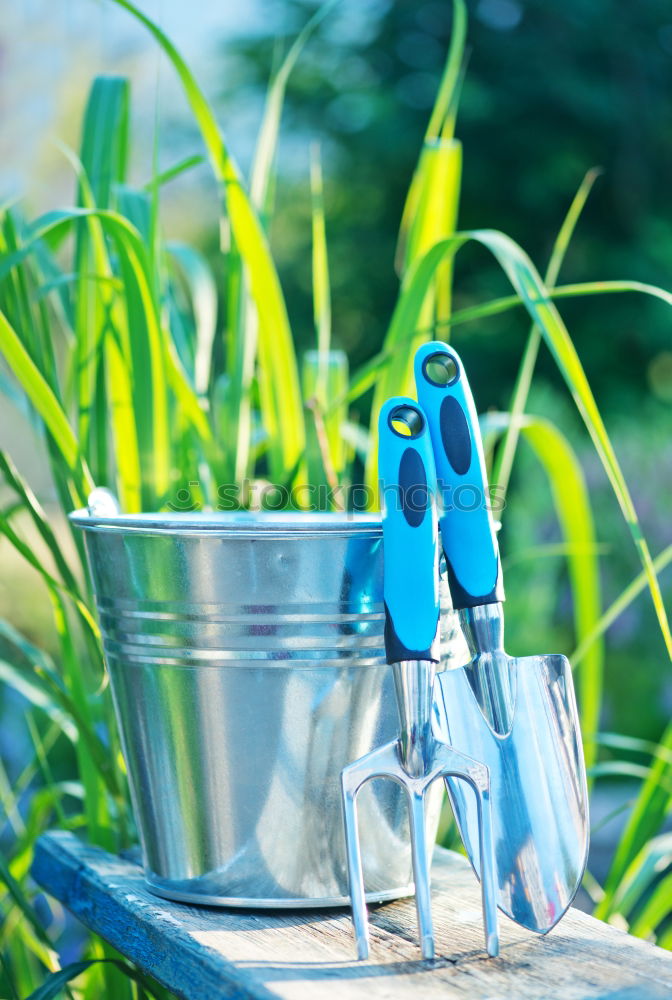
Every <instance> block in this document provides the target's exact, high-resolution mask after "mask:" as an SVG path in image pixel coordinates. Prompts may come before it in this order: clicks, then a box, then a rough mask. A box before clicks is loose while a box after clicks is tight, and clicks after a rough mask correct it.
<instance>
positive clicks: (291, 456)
mask: <svg viewBox="0 0 672 1000" xmlns="http://www.w3.org/2000/svg"><path fill="white" fill-rule="evenodd" d="M113 2H114V3H117V4H118V5H119V6H121V7H123V8H124V9H125V10H127V11H128V12H129V13H130V14H132V15H133V16H134V17H135V18H136V19H137V20H138V21H140V23H142V24H143V25H144V26H145V27H146V28H147V30H148V31H149V32H150V33H151V34H152V35H153V36H154V38H155V39H156V41H157V42H158V43H159V45H160V46H161V48H162V49H163V51H164V52H165V54H166V56H167V57H168V59H169V60H170V62H171V63H172V65H173V67H174V69H175V71H176V72H177V75H178V77H179V79H180V81H181V83H182V86H183V88H184V92H185V94H186V97H187V100H188V101H189V104H190V106H191V109H192V112H193V114H194V117H195V119H196V122H197V124H198V126H199V128H200V131H201V135H202V137H203V141H204V142H205V145H206V148H207V150H208V154H209V157H210V161H211V164H212V168H213V171H214V173H215V177H216V178H217V180H218V182H219V183H220V185H221V187H222V191H223V195H224V198H225V201H226V208H227V214H228V219H229V223H230V225H231V231H232V235H233V238H234V240H235V244H236V247H237V249H238V252H239V253H240V255H241V258H242V259H243V261H244V263H245V267H246V271H247V274H248V276H249V280H250V289H251V293H252V297H253V300H254V302H255V303H256V305H257V309H258V316H259V325H260V338H261V341H262V344H260V346H261V348H262V355H263V357H264V363H265V364H266V366H267V367H268V368H269V371H270V372H271V373H272V378H273V382H274V386H275V387H276V389H275V392H274V397H275V399H276V402H279V401H281V403H282V405H278V406H276V416H277V426H276V428H275V429H274V439H275V442H276V443H277V445H278V447H279V449H280V451H281V453H282V457H283V462H284V465H285V468H290V467H292V466H293V465H294V464H295V462H296V460H297V459H298V457H299V456H300V455H301V454H302V452H303V448H304V443H305V431H304V419H303V408H302V402H301V393H300V388H299V376H298V368H297V364H296V356H295V352H294V344H293V340H292V334H291V329H290V326H289V319H288V317H287V309H286V306H285V301H284V297H283V294H282V290H281V287H280V281H279V279H278V275H277V272H276V269H275V265H274V263H273V259H272V257H271V252H270V248H269V246H268V242H267V239H266V236H265V234H264V230H263V227H262V225H261V222H260V220H259V217H258V215H257V213H256V212H255V210H254V208H253V206H252V204H251V202H250V198H249V197H248V195H247V193H246V191H245V187H244V184H243V181H242V178H241V175H240V172H239V170H238V167H237V166H236V164H235V163H234V161H233V159H232V157H231V155H230V154H229V151H228V148H227V146H226V143H225V141H224V138H223V136H222V135H221V133H220V131H219V128H218V125H217V122H216V120H215V117H214V115H213V113H212V111H211V109H210V107H209V105H208V103H207V101H206V99H205V97H204V96H203V93H202V91H201V90H200V88H199V86H198V84H197V83H196V80H195V79H194V77H193V75H192V73H191V71H190V70H189V68H188V66H187V65H186V63H185V62H184V60H183V59H182V57H181V56H180V54H179V53H178V51H177V49H176V48H175V46H174V45H173V44H172V43H171V42H170V40H169V39H168V38H167V37H166V35H165V34H164V33H163V32H162V31H161V30H160V28H158V27H157V26H156V25H155V24H154V23H153V22H152V21H151V20H150V19H149V18H147V17H145V15H144V14H142V13H141V12H140V11H139V10H138V9H137V8H136V7H134V6H133V4H131V3H129V2H128V0H113Z"/></svg>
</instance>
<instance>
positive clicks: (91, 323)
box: [74, 77, 130, 481]
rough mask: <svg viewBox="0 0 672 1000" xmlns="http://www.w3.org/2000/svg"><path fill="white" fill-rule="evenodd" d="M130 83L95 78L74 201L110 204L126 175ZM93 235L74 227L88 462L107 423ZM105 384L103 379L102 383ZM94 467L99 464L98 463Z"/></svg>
mask: <svg viewBox="0 0 672 1000" xmlns="http://www.w3.org/2000/svg"><path fill="white" fill-rule="evenodd" d="M129 95H130V87H129V83H128V80H126V79H124V78H121V77H97V78H96V79H95V80H94V82H93V85H92V87H91V90H90V93H89V97H88V100H87V104H86V109H85V112H84V126H83V131H82V139H81V145H80V155H79V164H78V169H77V170H76V174H77V186H78V192H77V204H78V205H79V206H81V207H85V208H94V207H98V208H110V207H111V205H112V191H113V187H114V186H115V185H117V184H119V183H121V182H122V181H123V180H124V178H125V174H126V162H127V159H128V113H129ZM94 243H95V233H93V232H92V227H91V225H90V224H89V223H88V222H87V221H86V220H83V221H82V222H81V223H80V224H79V225H78V227H77V240H76V245H75V271H76V272H77V274H79V275H81V276H82V277H81V278H80V280H79V281H78V282H77V286H76V290H75V291H76V296H75V319H74V323H75V332H76V350H75V373H76V382H77V410H78V428H79V439H80V441H81V442H82V448H83V450H84V452H85V454H87V456H88V457H89V459H90V460H91V457H92V456H91V452H90V450H89V435H90V434H91V433H93V434H94V435H96V431H97V430H98V429H94V428H93V424H94V423H95V421H96V420H99V421H100V420H103V421H105V415H104V410H105V407H104V405H100V406H98V407H96V405H95V404H96V402H98V403H100V402H101V401H100V399H99V397H98V398H97V389H99V388H100V385H99V384H98V370H99V365H100V364H101V354H100V344H101V339H102V335H103V329H104V326H105V322H106V319H105V318H106V315H107V297H109V293H108V295H107V296H106V293H105V290H104V289H102V288H101V287H100V286H98V285H96V284H94V283H92V282H90V281H88V280H87V279H86V278H85V277H84V276H85V275H86V274H87V273H88V272H89V271H95V270H96V269H97V267H98V265H99V264H100V250H99V248H98V249H96V247H95V246H94ZM103 384H104V383H103ZM105 462H106V455H105V454H103V455H102V456H101V462H100V463H95V464H94V474H95V476H96V478H97V479H98V480H99V481H100V480H101V479H102V477H103V476H104V464H103V463H105ZM96 466H97V467H96Z"/></svg>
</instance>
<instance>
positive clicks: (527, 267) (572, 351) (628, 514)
mask: <svg viewBox="0 0 672 1000" xmlns="http://www.w3.org/2000/svg"><path fill="white" fill-rule="evenodd" d="M470 241H475V242H476V243H479V244H480V245H481V246H483V247H485V248H486V249H487V250H489V251H490V253H491V254H492V255H493V256H494V257H495V259H496V260H497V262H498V263H499V265H500V267H501V268H502V270H503V271H504V273H505V274H506V276H507V277H508V279H509V281H510V282H511V284H512V286H513V288H514V290H515V291H516V293H517V294H518V295H519V296H520V298H521V299H522V300H523V303H524V305H525V308H526V309H527V311H528V313H529V315H530V318H531V319H532V320H533V322H534V323H535V324H536V325H538V326H539V328H540V330H541V332H542V336H543V338H544V340H545V341H546V343H547V345H548V347H549V349H550V351H551V354H552V356H553V358H554V360H555V363H556V365H557V367H558V369H559V370H560V372H561V374H562V376H563V378H564V380H565V382H566V384H567V386H568V388H569V390H570V392H571V395H572V398H573V399H574V402H575V404H576V406H577V408H578V410H579V412H580V414H581V416H582V418H583V421H584V424H585V426H586V429H587V430H588V433H589V435H590V437H591V440H592V441H593V444H594V446H595V450H596V451H597V453H598V455H599V457H600V461H601V462H602V466H603V468H604V470H605V472H606V474H607V477H608V479H609V482H610V483H611V486H612V489H613V491H614V494H615V496H616V499H617V500H618V503H619V506H620V508H621V512H622V514H623V517H624V519H625V522H626V524H627V526H628V529H629V531H630V534H631V536H632V539H633V542H634V544H635V547H636V549H637V553H638V555H639V558H640V560H641V562H642V566H643V567H644V570H645V573H646V576H647V582H648V586H649V590H650V592H651V598H652V600H653V605H654V609H655V612H656V617H657V619H658V623H659V626H660V630H661V633H662V635H663V639H664V641H665V645H666V648H667V651H668V655H672V634H671V633H670V626H669V622H668V619H667V613H666V611H665V605H664V603H663V599H662V594H661V591H660V585H659V583H658V578H657V576H656V573H655V570H654V568H653V562H652V558H651V553H650V551H649V547H648V544H647V542H646V539H645V538H644V535H643V534H642V531H641V528H640V525H639V520H638V518H637V512H636V510H635V507H634V504H633V502H632V497H631V495H630V490H629V489H628V486H627V483H626V481H625V477H624V476H623V473H622V471H621V467H620V465H619V462H618V459H617V457H616V454H615V452H614V449H613V446H612V444H611V440H610V438H609V435H608V433H607V430H606V427H605V426H604V421H603V420H602V416H601V414H600V411H599V409H598V407H597V403H596V402H595V397H594V396H593V393H592V390H591V388H590V384H589V382H588V379H587V378H586V374H585V372H584V370H583V366H582V364H581V361H580V359H579V356H578V354H577V352H576V348H575V347H574V344H573V343H572V339H571V337H570V335H569V332H568V330H567V328H566V326H565V324H564V323H563V321H562V318H561V316H560V314H559V312H558V310H557V308H556V307H555V305H554V304H553V302H552V300H551V298H550V296H549V294H548V292H547V290H546V288H545V286H544V283H543V282H542V280H541V278H540V277H539V274H538V272H537V270H536V268H535V267H534V265H533V264H532V261H531V260H530V259H529V257H528V256H527V255H526V254H525V253H524V251H523V250H522V249H521V248H520V247H519V246H518V245H517V244H516V243H515V242H514V241H513V240H512V239H510V237H508V236H506V235H505V234H504V233H500V232H497V231H496V230H491V229H479V230H472V231H470V232H466V233H457V234H456V235H455V236H454V237H452V238H450V239H447V240H443V241H442V242H441V243H438V244H436V246H434V247H432V249H431V250H429V251H428V253H427V254H425V256H424V257H423V258H422V259H421V260H419V261H418V263H417V265H415V266H414V267H413V268H412V270H411V271H410V272H409V274H408V276H407V278H406V280H405V281H404V285H403V287H402V292H401V295H400V296H399V300H398V302H397V306H396V308H395V311H394V315H393V317H392V322H391V324H390V329H389V331H388V334H387V338H386V347H387V348H388V349H389V347H390V346H394V345H395V344H397V343H398V342H399V341H400V340H403V338H404V337H405V336H406V337H407V336H408V335H409V333H410V331H411V330H414V329H415V327H416V323H417V318H418V315H419V313H420V310H421V308H422V304H423V302H424V300H425V296H426V294H427V290H428V288H429V287H430V284H431V282H432V279H433V277H434V274H435V272H436V268H437V267H438V266H439V265H440V263H441V262H442V260H443V259H444V258H445V257H446V256H447V255H449V254H454V253H455V252H456V251H457V250H458V249H459V248H460V247H462V246H464V245H465V244H466V243H468V242H470ZM405 364H406V359H404V361H403V367H404V369H405ZM375 462H376V457H375V451H374V453H373V456H372V457H371V458H370V462H369V467H368V469H367V482H369V483H370V484H371V483H372V484H374V486H375Z"/></svg>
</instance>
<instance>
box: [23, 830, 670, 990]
mask: <svg viewBox="0 0 672 1000" xmlns="http://www.w3.org/2000/svg"><path fill="white" fill-rule="evenodd" d="M432 871H433V897H432V901H433V913H434V924H435V929H436V936H437V940H436V945H437V956H438V957H437V959H436V960H435V961H434V962H423V961H421V960H420V953H419V948H418V941H417V931H416V924H415V906H414V903H413V900H409V899H407V900H399V901H397V902H395V903H387V904H384V905H381V906H378V907H376V908H373V909H372V912H371V959H370V961H368V962H357V961H356V960H355V946H354V939H353V935H352V926H351V922H350V916H349V911H347V910H343V909H338V910H336V909H334V910H326V911H325V910H314V911H306V910H292V911H288V910H285V911H278V910H275V911H268V910H266V911H262V910H254V911H253V910H233V909H219V908H214V907H194V906H186V905H183V904H179V903H170V902H167V901H165V900H161V899H158V898H157V897H156V896H154V895H152V893H150V892H149V890H148V889H147V888H146V887H145V885H144V882H143V876H142V869H141V868H140V867H139V866H138V865H137V864H136V863H134V862H133V861H132V860H129V859H126V858H120V857H116V856H114V855H110V854H107V853H105V851H102V850H99V849H98V848H93V847H90V846H88V845H86V844H83V843H82V842H81V841H79V840H78V839H77V838H76V837H75V836H74V835H73V834H71V833H66V832H62V831H57V832H54V833H49V834H45V835H44V836H43V837H41V838H40V840H39V841H38V843H37V849H36V853H35V860H34V864H33V876H34V878H35V879H36V881H37V882H38V883H39V884H40V885H41V886H42V887H43V888H44V889H45V890H46V891H47V892H48V893H50V894H51V895H52V896H54V897H55V898H56V899H58V900H60V901H61V902H62V903H63V904H64V905H65V906H66V907H67V908H68V909H69V910H71V911H72V912H73V913H74V914H75V915H76V916H77V917H78V918H79V919H80V920H81V921H82V922H83V923H84V924H86V926H87V927H89V928H91V929H92V930H94V931H96V932H97V933H98V934H100V935H101V936H102V937H104V938H106V939H107V940H108V941H109V942H111V943H112V944H113V945H114V946H115V947H116V948H118V949H119V951H120V952H122V953H123V954H124V955H125V956H126V957H127V958H129V959H130V960H131V961H133V962H135V963H136V964H137V965H138V966H140V967H141V968H142V969H143V970H144V971H145V972H147V973H149V974H150V975H152V976H153V977H155V978H156V979H157V980H159V981H160V982H161V983H163V984H164V985H165V986H167V987H168V988H169V989H170V990H172V991H173V992H174V993H175V994H177V996H179V997H184V998H186V1000H220V998H229V997H231V998H233V997H236V998H263V1000H267V998H268V1000H270V998H283V1000H321V998H322V997H329V998H331V1000H340V998H343V1000H355V998H357V1000H360V998H366V1000H379V998H380V1000H382V998H388V1000H397V998H398V1000H404V998H405V997H411V996H413V997H415V998H416V1000H419V998H422V1000H425V998H430V1000H431V998H434V997H437V998H438V997H441V998H442V1000H517V998H521V1000H523V998H525V1000H528V998H529V1000H597V998H598V997H599V998H600V1000H672V953H670V952H666V951H663V950H662V949H660V948H656V947H654V946H653V945H651V944H648V943H646V942H644V941H639V940H637V939H635V938H632V937H630V936H629V935H627V934H625V933H624V932H622V931H620V930H617V929H615V928H613V927H609V926H607V925H606V924H603V923H601V922H599V921H597V920H594V919H593V918H592V917H589V916H587V915H586V914H584V913H580V912H579V911H578V910H572V911H570V912H569V913H568V914H567V915H566V916H565V918H564V919H563V920H562V921H561V923H560V924H559V925H558V926H557V927H556V928H555V929H554V930H553V931H552V932H551V933H550V934H549V935H547V936H546V937H543V938H542V937H539V936H537V935H534V934H531V933H529V932H526V931H524V930H522V929H521V928H519V927H517V926H516V925H515V924H513V923H512V922H511V921H509V920H507V918H506V917H504V916H501V915H500V933H501V943H502V948H501V954H500V956H499V958H496V959H489V958H487V956H486V954H485V951H484V950H483V931H482V924H481V911H480V892H479V888H478V884H477V882H476V879H475V876H474V874H473V872H472V871H471V868H470V867H469V865H468V864H467V862H466V861H465V860H464V858H462V857H460V856H459V855H457V854H453V853H451V852H448V851H444V850H441V849H440V848H437V851H436V854H435V857H434V866H433V870H432Z"/></svg>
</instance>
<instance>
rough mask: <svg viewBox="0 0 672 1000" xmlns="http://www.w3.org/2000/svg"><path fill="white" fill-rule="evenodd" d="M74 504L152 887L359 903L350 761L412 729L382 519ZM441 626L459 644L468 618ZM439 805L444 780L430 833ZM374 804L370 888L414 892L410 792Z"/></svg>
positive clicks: (433, 796) (370, 797) (224, 897)
mask: <svg viewBox="0 0 672 1000" xmlns="http://www.w3.org/2000/svg"><path fill="white" fill-rule="evenodd" d="M99 500H100V498H99ZM72 517H73V521H74V522H75V523H76V524H78V525H79V526H80V527H82V528H83V529H84V531H85V538H86V546H87V551H88V556H89V561H90V566H91V572H92V579H93V582H94V589H95V595H96V601H97V606H98V612H99V617H100V622H101V627H102V631H103V637H104V648H105V656H106V661H107V666H108V669H109V674H110V678H111V684H112V692H113V695H114V700H115V706H116V711H117V717H118V721H119V726H120V730H121V735H122V741H123V746H124V754H125V759H126V764H127V769H128V773H129V778H130V784H131V793H132V798H133V804H134V811H135V816H136V820H137V825H138V830H139V834H140V838H141V842H142V847H143V856H144V864H145V870H146V878H147V881H148V884H149V885H150V886H151V888H152V889H153V890H154V891H155V892H157V893H159V894H162V895H165V896H168V897H170V898H173V899H177V900H181V901H187V902H200V903H209V904H222V905H238V906H269V907H285V906H287V907H295V906H330V905H334V904H346V903H347V902H348V881H347V870H346V856H345V843H344V838H343V830H342V822H341V796H340V783H339V774H340V771H341V769H342V768H343V767H344V766H345V764H347V763H348V762H349V761H351V760H354V759H356V758H358V757H361V756H362V755H363V754H366V753H367V752H369V751H370V750H371V749H372V748H373V747H375V746H379V745H380V744H383V743H385V742H387V741H389V740H391V739H392V738H393V737H394V736H395V735H396V733H397V728H398V720H397V710H396V703H395V697H394V685H393V678H392V670H391V668H390V667H389V666H388V665H387V664H386V663H385V655H384V648H383V624H384V609H383V603H382V532H381V527H380V523H379V521H377V520H376V519H375V518H374V519H371V518H370V517H359V518H355V519H352V518H351V517H348V516H346V515H303V514H294V515H292V514H278V515H263V514H262V515H250V514H236V515H224V514H204V515H195V514H189V515H162V514H158V515H134V516H124V515H121V514H119V513H118V512H115V511H114V510H112V509H110V507H109V505H107V504H106V502H105V500H104V498H102V501H101V502H99V503H98V504H97V505H96V506H95V507H94V510H93V513H91V514H90V513H88V512H87V511H78V512H76V513H75V514H74V515H73V516H72ZM442 627H443V630H444V635H447V636H448V642H447V645H448V647H449V646H450V637H451V636H452V635H454V634H455V625H454V619H453V617H452V614H450V613H447V614H446V615H445V616H444V620H443V621H442ZM440 804H441V791H440V786H439V785H438V784H437V785H436V786H435V787H434V788H433V789H432V790H431V792H430V794H429V800H428V802H427V838H428V842H429V841H433V840H434V838H435V835H436V829H437V825H438V818H439V811H440ZM359 806H360V834H361V842H362V854H363V868H364V873H365V883H366V893H367V898H368V899H369V900H371V901H373V900H381V899H389V898H394V897H396V896H400V895H407V894H410V893H411V892H412V891H413V887H412V863H411V851H410V845H409V829H408V820H407V815H406V809H405V802H404V793H403V790H402V789H401V788H399V787H398V786H397V785H396V784H394V783H392V782H389V781H386V782H373V783H372V784H369V785H368V786H367V788H366V789H364V790H363V792H362V795H361V799H360V803H359Z"/></svg>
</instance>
